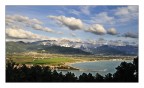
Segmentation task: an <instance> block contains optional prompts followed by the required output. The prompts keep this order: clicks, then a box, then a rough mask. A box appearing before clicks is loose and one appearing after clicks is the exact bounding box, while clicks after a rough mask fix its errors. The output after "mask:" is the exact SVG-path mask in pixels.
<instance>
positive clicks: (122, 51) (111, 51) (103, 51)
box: [91, 45, 138, 55]
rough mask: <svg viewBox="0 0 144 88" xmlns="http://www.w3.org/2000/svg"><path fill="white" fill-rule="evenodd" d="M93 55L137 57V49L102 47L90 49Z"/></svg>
mask: <svg viewBox="0 0 144 88" xmlns="http://www.w3.org/2000/svg"><path fill="white" fill-rule="evenodd" d="M91 50H92V52H93V54H98V55H138V47H135V46H130V45H126V46H111V45H103V46H99V47H97V48H92V49H91Z"/></svg>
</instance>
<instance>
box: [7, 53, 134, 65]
mask: <svg viewBox="0 0 144 88" xmlns="http://www.w3.org/2000/svg"><path fill="white" fill-rule="evenodd" d="M6 58H7V59H12V60H13V61H14V62H16V63H18V64H34V65H36V64H46V65H64V64H65V63H73V62H80V61H94V60H110V59H122V60H123V59H127V60H132V58H133V57H131V56H95V55H65V54H47V53H36V52H25V53H15V54H7V55H6Z"/></svg>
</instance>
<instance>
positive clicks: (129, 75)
mask: <svg viewBox="0 0 144 88" xmlns="http://www.w3.org/2000/svg"><path fill="white" fill-rule="evenodd" d="M115 69H116V72H115V73H114V74H111V73H108V74H107V75H105V76H102V75H100V74H99V73H96V74H95V76H93V75H92V74H91V73H89V74H86V73H83V74H81V75H80V76H79V77H76V76H75V74H74V73H71V72H67V73H66V74H62V72H60V73H58V72H57V71H56V70H54V71H52V70H51V69H50V68H49V67H48V66H47V67H41V66H39V65H34V66H32V67H27V66H26V65H25V64H23V65H22V66H21V67H18V64H17V63H15V62H13V61H12V60H7V61H6V82H138V57H136V58H134V59H133V62H132V63H127V62H122V63H121V64H120V65H119V66H118V67H116V68H115Z"/></svg>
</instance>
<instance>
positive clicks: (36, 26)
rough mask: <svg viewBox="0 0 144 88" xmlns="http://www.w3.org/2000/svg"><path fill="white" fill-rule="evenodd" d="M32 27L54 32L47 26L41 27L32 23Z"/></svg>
mask: <svg viewBox="0 0 144 88" xmlns="http://www.w3.org/2000/svg"><path fill="white" fill-rule="evenodd" d="M32 28H34V29H36V30H42V31H46V32H54V31H53V30H52V29H50V28H47V27H42V26H41V25H39V24H34V25H33V26H32Z"/></svg>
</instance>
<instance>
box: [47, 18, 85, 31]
mask: <svg viewBox="0 0 144 88" xmlns="http://www.w3.org/2000/svg"><path fill="white" fill-rule="evenodd" d="M48 17H49V18H51V19H54V20H56V21H58V22H59V23H61V24H62V25H64V26H66V27H68V28H69V29H71V30H77V29H82V28H83V23H82V21H81V20H80V19H76V18H74V17H65V16H48Z"/></svg>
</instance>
